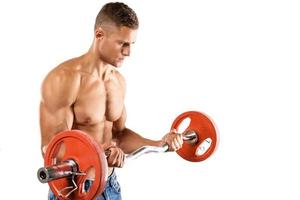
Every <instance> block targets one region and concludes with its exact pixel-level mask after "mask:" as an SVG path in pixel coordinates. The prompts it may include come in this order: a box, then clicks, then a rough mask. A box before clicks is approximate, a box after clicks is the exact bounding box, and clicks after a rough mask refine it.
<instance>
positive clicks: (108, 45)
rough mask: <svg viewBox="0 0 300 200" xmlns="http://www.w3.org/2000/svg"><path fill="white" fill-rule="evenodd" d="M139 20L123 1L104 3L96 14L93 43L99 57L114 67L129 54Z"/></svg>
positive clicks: (120, 63) (119, 64)
mask: <svg viewBox="0 0 300 200" xmlns="http://www.w3.org/2000/svg"><path fill="white" fill-rule="evenodd" d="M138 26H139V22H138V18H137V16H136V13H135V12H134V11H133V10H132V9H131V8H129V7H128V6H127V5H126V4H124V3H119V2H115V3H108V4H105V5H104V6H103V7H102V9H101V10H100V12H99V13H98V15H97V18H96V22H95V27H94V33H95V40H94V45H95V49H96V51H97V53H98V54H99V58H100V59H101V60H102V61H103V62H105V63H108V64H111V65H113V66H115V67H119V66H121V65H122V63H123V60H124V58H125V57H127V56H129V55H130V50H131V46H132V44H133V43H134V42H135V39H136V34H137V30H138Z"/></svg>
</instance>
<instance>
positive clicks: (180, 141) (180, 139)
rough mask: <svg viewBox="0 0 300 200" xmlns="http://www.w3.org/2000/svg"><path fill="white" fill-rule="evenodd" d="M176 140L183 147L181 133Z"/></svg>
mask: <svg viewBox="0 0 300 200" xmlns="http://www.w3.org/2000/svg"><path fill="white" fill-rule="evenodd" d="M175 140H176V142H177V143H178V145H179V146H178V147H179V148H181V147H182V144H183V138H182V135H181V134H178V135H177V137H176V138H175Z"/></svg>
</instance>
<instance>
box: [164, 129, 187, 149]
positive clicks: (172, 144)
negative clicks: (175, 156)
mask: <svg viewBox="0 0 300 200" xmlns="http://www.w3.org/2000/svg"><path fill="white" fill-rule="evenodd" d="M162 141H163V142H164V143H166V144H168V146H169V149H168V151H177V150H178V149H180V148H181V147H182V144H183V138H182V134H179V133H177V131H176V129H173V130H171V131H170V132H169V133H167V134H166V135H165V136H164V137H163V138H162Z"/></svg>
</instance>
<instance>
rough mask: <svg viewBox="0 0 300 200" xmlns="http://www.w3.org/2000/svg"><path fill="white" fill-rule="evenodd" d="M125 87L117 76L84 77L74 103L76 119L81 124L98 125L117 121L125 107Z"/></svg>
mask: <svg viewBox="0 0 300 200" xmlns="http://www.w3.org/2000/svg"><path fill="white" fill-rule="evenodd" d="M124 92H125V91H124V87H123V85H122V84H121V83H120V81H119V80H118V79H117V78H116V77H111V78H110V79H109V80H101V79H97V78H95V77H83V78H82V80H81V87H80V91H79V94H78V97H77V100H76V102H75V104H74V114H75V118H76V119H75V121H76V123H77V124H79V125H97V124H100V123H102V122H105V121H111V122H113V121H116V120H117V119H119V118H120V116H121V114H122V111H123V107H124Z"/></svg>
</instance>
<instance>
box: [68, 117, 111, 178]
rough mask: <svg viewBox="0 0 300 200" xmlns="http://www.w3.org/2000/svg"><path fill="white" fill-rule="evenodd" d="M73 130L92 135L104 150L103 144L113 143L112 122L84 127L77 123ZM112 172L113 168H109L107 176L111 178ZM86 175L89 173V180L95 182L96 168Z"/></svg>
mask: <svg viewBox="0 0 300 200" xmlns="http://www.w3.org/2000/svg"><path fill="white" fill-rule="evenodd" d="M73 129H77V130H81V131H83V132H85V133H88V134H89V135H91V136H92V137H93V138H94V140H95V141H96V142H97V144H98V145H99V146H100V148H102V146H103V144H105V145H109V144H111V142H112V122H109V121H102V122H99V123H97V124H92V125H83V124H76V123H75V124H74V126H73ZM103 150H105V149H103ZM105 164H106V163H105ZM112 171H113V167H109V168H108V174H107V176H109V175H110V174H111V173H112ZM86 173H87V179H89V180H95V171H94V168H91V170H89V171H88V172H86Z"/></svg>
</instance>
